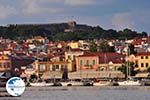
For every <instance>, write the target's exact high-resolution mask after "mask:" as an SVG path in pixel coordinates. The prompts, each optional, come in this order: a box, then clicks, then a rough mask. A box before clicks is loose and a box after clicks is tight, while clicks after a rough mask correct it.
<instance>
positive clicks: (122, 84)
mask: <svg viewBox="0 0 150 100" xmlns="http://www.w3.org/2000/svg"><path fill="white" fill-rule="evenodd" d="M118 84H119V85H120V86H127V85H128V86H134V85H135V86H139V85H141V83H140V82H139V81H133V80H126V81H122V82H118Z"/></svg>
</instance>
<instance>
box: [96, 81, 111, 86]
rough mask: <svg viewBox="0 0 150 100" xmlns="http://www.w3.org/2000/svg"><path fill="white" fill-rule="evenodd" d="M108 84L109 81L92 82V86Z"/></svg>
mask: <svg viewBox="0 0 150 100" xmlns="http://www.w3.org/2000/svg"><path fill="white" fill-rule="evenodd" d="M108 85H110V82H109V81H99V82H94V86H108Z"/></svg>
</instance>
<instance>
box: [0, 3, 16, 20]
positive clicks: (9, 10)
mask: <svg viewBox="0 0 150 100" xmlns="http://www.w3.org/2000/svg"><path fill="white" fill-rule="evenodd" d="M14 14H16V10H15V8H13V7H11V6H8V5H0V19H1V20H4V19H7V18H8V17H10V16H12V15H14Z"/></svg>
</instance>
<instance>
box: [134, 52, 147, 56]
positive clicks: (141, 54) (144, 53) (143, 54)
mask: <svg viewBox="0 0 150 100" xmlns="http://www.w3.org/2000/svg"><path fill="white" fill-rule="evenodd" d="M136 56H150V52H140V53H137V54H136Z"/></svg>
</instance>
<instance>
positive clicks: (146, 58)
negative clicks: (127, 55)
mask: <svg viewBox="0 0 150 100" xmlns="http://www.w3.org/2000/svg"><path fill="white" fill-rule="evenodd" d="M149 67H150V52H143V53H138V54H137V55H136V68H135V70H138V71H147V69H148V68H149Z"/></svg>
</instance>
